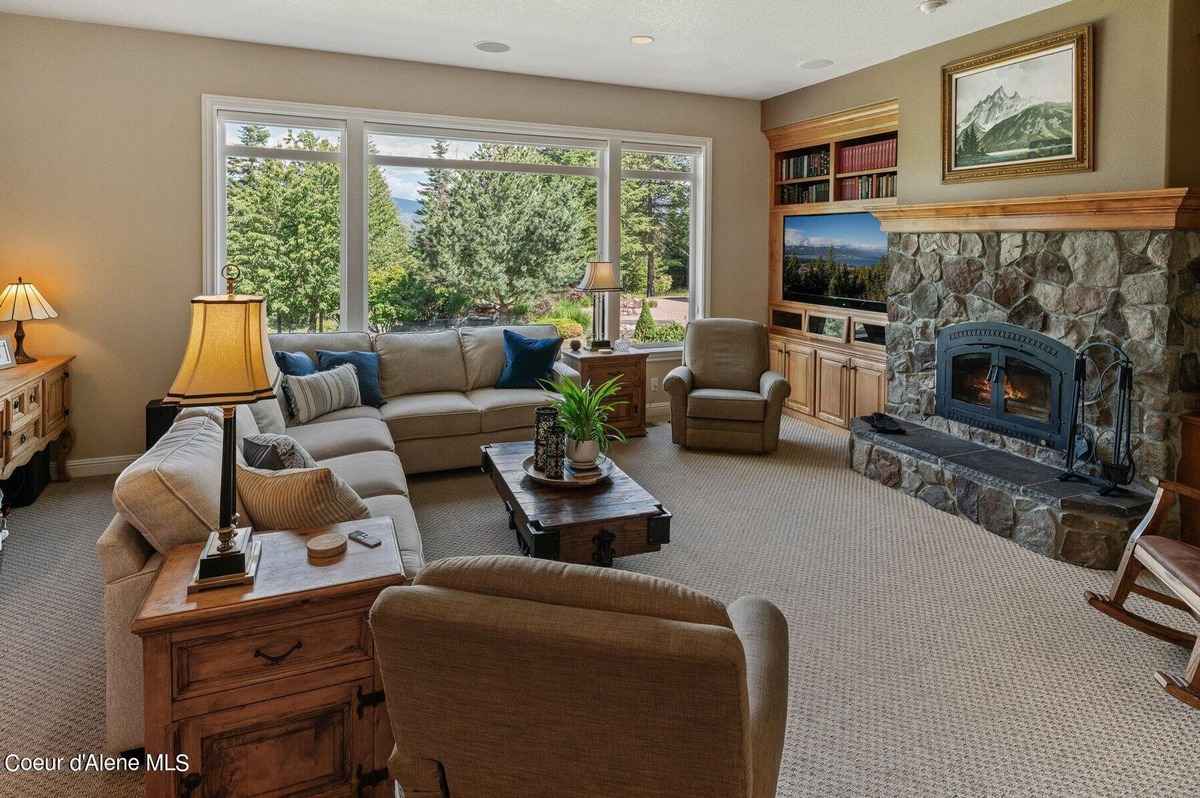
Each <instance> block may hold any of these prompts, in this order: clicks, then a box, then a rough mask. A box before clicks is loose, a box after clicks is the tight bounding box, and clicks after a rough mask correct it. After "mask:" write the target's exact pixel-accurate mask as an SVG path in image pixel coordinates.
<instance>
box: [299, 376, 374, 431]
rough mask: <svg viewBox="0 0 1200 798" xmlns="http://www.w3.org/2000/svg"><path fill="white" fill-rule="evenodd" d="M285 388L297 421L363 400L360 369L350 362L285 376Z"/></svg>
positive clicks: (310, 419) (302, 422) (356, 405)
mask: <svg viewBox="0 0 1200 798" xmlns="http://www.w3.org/2000/svg"><path fill="white" fill-rule="evenodd" d="M283 392H284V395H285V396H287V401H288V409H289V410H290V411H291V415H292V418H293V419H294V420H295V421H296V423H297V424H306V423H308V422H309V421H312V420H313V419H314V418H316V417H317V416H323V415H325V414H326V413H332V412H333V411H334V410H341V409H342V408H344V407H358V406H359V405H361V404H362V395H361V394H360V393H359V390H358V372H357V371H356V370H355V368H354V366H353V365H352V364H350V363H343V364H342V365H340V366H338V367H336V368H332V369H329V371H318V372H317V373H316V374H307V375H305V376H303V377H294V376H291V377H285V378H284V383H283Z"/></svg>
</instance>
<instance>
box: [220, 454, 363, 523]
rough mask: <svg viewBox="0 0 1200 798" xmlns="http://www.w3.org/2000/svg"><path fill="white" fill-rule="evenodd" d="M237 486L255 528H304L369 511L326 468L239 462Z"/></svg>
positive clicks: (350, 517) (335, 521)
mask: <svg viewBox="0 0 1200 798" xmlns="http://www.w3.org/2000/svg"><path fill="white" fill-rule="evenodd" d="M237 488H238V496H240V497H241V499H242V506H244V507H245V508H246V515H248V516H249V517H250V523H251V525H252V526H253V527H254V528H255V529H257V530H268V529H307V528H308V527H314V526H328V525H329V524H339V523H341V522H343V521H357V520H359V519H361V518H368V517H370V515H371V512H370V510H368V509H367V505H366V504H364V503H363V500H362V499H360V498H359V496H358V494H357V493H355V492H354V489H353V488H351V487H350V486H349V485H348V484H347V483H346V481H345V480H343V479H342V478H340V477H338V476H337V475H336V474H334V473H333V472H332V471H330V470H329V469H328V468H291V469H285V470H283V471H267V470H265V469H261V468H247V467H246V466H243V465H239V466H238V484H237Z"/></svg>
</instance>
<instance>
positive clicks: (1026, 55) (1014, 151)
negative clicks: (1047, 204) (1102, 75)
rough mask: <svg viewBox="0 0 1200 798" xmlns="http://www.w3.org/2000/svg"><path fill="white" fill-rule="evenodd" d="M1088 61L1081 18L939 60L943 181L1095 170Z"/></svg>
mask: <svg viewBox="0 0 1200 798" xmlns="http://www.w3.org/2000/svg"><path fill="white" fill-rule="evenodd" d="M1092 62H1093V36H1092V26H1091V25H1079V26H1077V27H1074V28H1068V29H1067V30H1062V31H1058V32H1057V33H1050V34H1047V35H1045V36H1039V37H1037V38H1036V39H1029V40H1028V41H1024V42H1020V43H1018V44H1012V45H1009V46H1007V47H1001V48H999V49H997V50H992V51H991V52H987V53H982V54H980V55H974V56H971V57H969V58H962V59H959V60H958V61H954V62H952V63H949V64H946V65H945V66H944V67H942V182H943V183H959V182H967V181H974V180H1005V179H1011V178H1017V177H1037V176H1041V175H1057V174H1063V173H1064V172H1085V171H1091V170H1093V169H1095V160H1094V146H1093V136H1094V118H1093V117H1094V113H1093V99H1094V98H1093V95H1094V70H1093V63H1092ZM1010 83H1011V84H1012V85H1008V84H1010ZM993 87H994V88H993ZM1022 89H1024V90H1025V93H1024V94H1022V93H1021V90H1022ZM1068 117H1069V119H1068ZM1068 129H1069V130H1070V139H1069V144H1068V141H1067V139H1066V138H1065V137H1064V135H1065V132H1066V130H1068ZM1031 130H1036V131H1038V132H1039V133H1043V134H1045V133H1046V132H1047V131H1048V132H1049V134H1050V135H1053V134H1054V133H1055V132H1058V133H1059V134H1060V135H1059V137H1058V138H1053V139H1050V138H1043V139H1040V140H1033V139H1030V138H1029V136H1030V135H1032V134H1031V133H1030V132H1029V131H1031Z"/></svg>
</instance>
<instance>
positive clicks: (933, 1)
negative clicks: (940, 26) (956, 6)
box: [917, 0, 950, 14]
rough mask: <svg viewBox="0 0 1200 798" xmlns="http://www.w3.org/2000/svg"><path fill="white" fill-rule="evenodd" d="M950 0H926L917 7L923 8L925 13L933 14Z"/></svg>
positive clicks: (922, 10)
mask: <svg viewBox="0 0 1200 798" xmlns="http://www.w3.org/2000/svg"><path fill="white" fill-rule="evenodd" d="M949 1H950V0H924V2H922V3H921V4H920V5H918V6H917V8H919V9H921V12H922V13H924V14H932V13H933V12H934V11H937V10H938V9H939V8H941V7H942V6H944V5H946V4H947V3H948V2H949Z"/></svg>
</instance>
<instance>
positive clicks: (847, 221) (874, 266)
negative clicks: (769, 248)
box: [781, 213, 888, 312]
mask: <svg viewBox="0 0 1200 798" xmlns="http://www.w3.org/2000/svg"><path fill="white" fill-rule="evenodd" d="M781 273H782V275H783V291H782V296H783V298H784V299H785V300H788V301H791V302H812V303H815V304H819V305H832V306H833V307H839V308H851V309H854V310H875V311H881V312H882V311H886V310H887V278H888V266H887V234H886V233H884V232H883V231H882V230H880V229H879V220H878V219H876V218H875V217H874V216H873V215H872V214H869V213H830V214H822V215H813V216H785V217H784V219H783V269H782V271H781Z"/></svg>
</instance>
